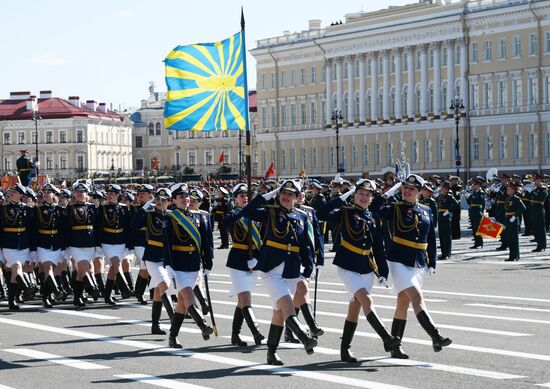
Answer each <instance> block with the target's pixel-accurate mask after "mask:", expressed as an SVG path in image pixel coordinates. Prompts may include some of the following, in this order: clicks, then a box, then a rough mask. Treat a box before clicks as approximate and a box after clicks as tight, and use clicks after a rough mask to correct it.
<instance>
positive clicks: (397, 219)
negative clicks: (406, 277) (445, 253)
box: [380, 201, 436, 269]
mask: <svg viewBox="0 0 550 389" xmlns="http://www.w3.org/2000/svg"><path fill="white" fill-rule="evenodd" d="M380 216H381V217H382V218H383V219H384V220H386V221H391V222H392V227H393V228H392V231H391V232H392V237H391V242H390V244H389V246H388V247H386V258H387V260H388V261H392V262H399V263H402V264H403V265H405V266H409V267H424V266H425V265H426V264H427V265H428V267H433V268H434V269H435V265H436V242H435V229H434V225H433V222H432V211H431V209H430V207H428V206H426V205H422V204H419V203H416V204H411V203H408V202H406V201H401V202H398V203H394V204H390V205H387V206H385V207H383V208H381V209H380Z"/></svg>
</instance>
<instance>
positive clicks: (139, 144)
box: [136, 136, 143, 149]
mask: <svg viewBox="0 0 550 389" xmlns="http://www.w3.org/2000/svg"><path fill="white" fill-rule="evenodd" d="M142 147H143V137H142V136H136V148H138V149H141V148H142Z"/></svg>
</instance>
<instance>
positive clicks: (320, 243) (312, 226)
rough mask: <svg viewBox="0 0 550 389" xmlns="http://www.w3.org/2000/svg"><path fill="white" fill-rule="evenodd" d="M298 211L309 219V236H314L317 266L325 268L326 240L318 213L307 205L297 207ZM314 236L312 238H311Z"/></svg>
mask: <svg viewBox="0 0 550 389" xmlns="http://www.w3.org/2000/svg"><path fill="white" fill-rule="evenodd" d="M297 209H298V210H300V211H303V212H305V213H306V214H307V217H308V235H309V237H310V240H311V237H312V236H313V247H314V249H315V265H317V266H324V265H325V247H324V246H325V239H324V238H323V234H322V233H321V227H320V224H319V220H318V219H317V212H316V211H315V209H314V208H313V207H309V206H307V205H300V206H298V207H297ZM311 235H312V236H311Z"/></svg>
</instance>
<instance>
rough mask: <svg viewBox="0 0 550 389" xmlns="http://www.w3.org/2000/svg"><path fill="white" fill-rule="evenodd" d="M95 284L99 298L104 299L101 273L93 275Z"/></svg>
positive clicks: (103, 282)
mask: <svg viewBox="0 0 550 389" xmlns="http://www.w3.org/2000/svg"><path fill="white" fill-rule="evenodd" d="M94 278H95V283H96V285H97V289H98V290H99V293H100V294H101V296H103V297H105V281H103V273H95V274H94Z"/></svg>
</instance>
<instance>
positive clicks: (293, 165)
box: [290, 149, 296, 169]
mask: <svg viewBox="0 0 550 389" xmlns="http://www.w3.org/2000/svg"><path fill="white" fill-rule="evenodd" d="M290 168H291V169H296V149H290Z"/></svg>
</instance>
